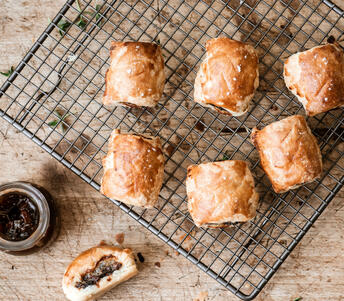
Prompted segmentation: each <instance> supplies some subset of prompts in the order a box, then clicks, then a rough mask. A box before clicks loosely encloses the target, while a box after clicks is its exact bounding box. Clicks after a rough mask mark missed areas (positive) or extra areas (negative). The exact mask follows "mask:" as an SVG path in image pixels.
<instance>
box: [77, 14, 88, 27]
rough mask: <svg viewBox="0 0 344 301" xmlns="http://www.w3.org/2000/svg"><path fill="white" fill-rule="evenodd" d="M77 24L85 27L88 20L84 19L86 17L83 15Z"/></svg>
mask: <svg viewBox="0 0 344 301" xmlns="http://www.w3.org/2000/svg"><path fill="white" fill-rule="evenodd" d="M75 25H76V26H78V27H80V28H81V29H84V28H85V27H86V25H87V22H86V20H84V18H83V17H82V16H80V19H79V21H77V22H75Z"/></svg>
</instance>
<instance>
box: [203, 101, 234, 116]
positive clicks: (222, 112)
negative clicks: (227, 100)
mask: <svg viewBox="0 0 344 301" xmlns="http://www.w3.org/2000/svg"><path fill="white" fill-rule="evenodd" d="M208 105H210V106H211V107H212V108H213V109H214V110H215V111H217V112H219V113H221V114H225V115H230V116H232V114H231V113H230V112H229V111H227V110H226V109H224V108H221V107H219V106H216V105H213V104H211V103H208Z"/></svg>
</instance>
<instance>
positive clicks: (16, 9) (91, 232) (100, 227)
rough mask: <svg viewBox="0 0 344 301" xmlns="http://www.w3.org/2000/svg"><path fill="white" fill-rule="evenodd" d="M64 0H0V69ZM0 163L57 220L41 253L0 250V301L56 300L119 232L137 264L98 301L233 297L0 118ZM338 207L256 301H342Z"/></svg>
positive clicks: (342, 214)
mask: <svg viewBox="0 0 344 301" xmlns="http://www.w3.org/2000/svg"><path fill="white" fill-rule="evenodd" d="M64 2H65V0H37V1H26V0H19V1H15V3H14V2H13V1H6V0H0V70H1V71H4V70H7V69H9V67H10V66H12V65H14V66H15V65H17V64H18V63H19V62H20V60H21V59H22V57H23V56H24V55H25V54H26V52H27V51H28V50H29V48H30V47H31V45H32V43H33V42H34V41H35V40H36V39H37V38H38V36H39V34H40V33H41V32H42V31H43V30H44V29H45V27H46V26H47V23H48V18H53V17H54V16H55V14H56V12H57V11H58V10H59V9H60V7H61V6H62V5H63V3H64ZM340 2H341V0H338V1H337V3H340ZM4 80H5V78H4V77H1V78H0V84H2V83H3V82H4ZM0 166H1V172H0V183H6V182H11V181H17V180H24V181H29V182H32V183H36V184H39V185H42V186H44V187H45V188H46V189H47V190H48V191H50V192H51V194H52V195H53V197H54V198H55V199H56V201H57V202H58V204H59V208H60V212H61V218H62V227H61V232H60V235H59V237H58V239H57V241H56V242H55V243H54V244H53V245H51V246H50V247H48V248H47V249H45V250H43V251H41V252H39V253H36V254H33V255H30V256H24V257H19V256H11V255H7V254H5V253H0V260H1V263H0V300H64V296H63V293H62V289H61V279H62V275H63V272H64V269H65V268H66V266H67V265H68V263H69V262H70V261H71V260H72V259H73V258H74V257H75V256H76V255H78V254H79V253H80V252H81V251H83V250H85V249H87V248H89V247H91V246H94V245H96V244H98V243H99V242H100V241H102V240H105V241H107V242H111V243H116V234H119V233H123V234H124V242H123V246H125V247H130V248H132V249H133V250H134V251H135V252H136V253H137V252H141V253H142V255H143V256H144V258H145V260H144V263H140V266H139V269H140V273H139V275H138V276H137V277H135V278H134V279H132V280H130V281H128V282H126V283H124V284H122V285H120V286H119V287H117V288H115V289H113V290H112V291H111V292H109V293H107V294H106V295H105V296H104V297H103V298H101V299H100V300H126V301H127V300H197V298H199V300H238V299H237V298H236V297H234V296H233V295H232V294H231V293H230V292H228V291H227V290H226V289H224V288H223V287H222V286H221V285H219V284H218V283H217V282H216V281H214V280H213V279H211V278H210V277H209V276H207V275H206V274H205V273H204V272H202V271H200V270H199V269H198V268H197V267H196V266H195V265H193V264H191V263H190V262H189V261H188V260H186V259H185V258H184V257H183V256H181V255H177V254H176V253H175V252H174V251H173V250H172V249H171V248H170V247H168V246H167V245H165V244H164V243H163V242H162V241H160V240H159V239H158V238H156V237H155V236H154V235H152V234H151V233H150V232H149V231H148V230H145V229H144V228H143V227H142V226H140V225H139V224H138V223H137V222H135V221H134V220H133V219H131V218H130V217H129V216H128V215H126V214H124V213H123V212H122V211H121V210H120V209H118V208H117V207H116V206H114V205H113V204H112V203H111V202H110V201H108V200H107V199H106V198H104V197H103V196H102V195H101V194H99V193H98V192H96V191H95V190H94V189H93V188H92V187H91V186H89V185H88V184H86V183H85V182H83V181H82V180H81V179H80V178H79V177H77V176H76V175H75V174H73V173H72V172H71V171H70V170H68V169H67V168H65V167H64V166H62V165H61V164H60V163H58V162H57V161H56V160H55V159H53V158H52V157H51V156H50V155H48V154H47V153H46V152H45V151H43V150H42V149H41V148H40V147H38V146H37V145H36V144H34V143H33V142H32V141H30V140H29V139H27V138H26V137H24V135H22V134H20V133H18V131H17V130H16V129H15V128H13V127H12V126H10V125H9V124H8V123H6V122H5V121H4V120H0ZM343 202H344V191H343V190H341V191H340V192H339V194H338V195H337V197H336V198H335V199H334V200H333V201H332V202H331V204H330V205H329V206H328V208H327V209H326V210H325V212H324V213H323V214H322V215H321V216H320V218H319V219H318V220H317V222H316V223H315V225H314V226H313V227H312V228H311V230H310V231H309V232H308V233H307V234H306V236H305V237H304V239H303V240H302V242H301V243H300V244H299V245H298V246H297V247H296V248H295V250H294V251H293V252H292V254H291V255H290V256H289V258H288V259H287V260H286V261H285V263H284V264H283V265H282V267H281V268H280V269H279V270H278V272H277V273H276V274H275V276H274V277H273V278H272V279H271V281H270V282H269V283H268V284H267V285H266V287H265V288H264V290H263V291H262V292H261V293H260V295H259V296H258V297H257V298H256V300H264V301H269V300H284V301H285V300H294V299H295V298H297V297H303V300H344V239H343V238H344V237H343V235H344V226H343V225H344V203H343Z"/></svg>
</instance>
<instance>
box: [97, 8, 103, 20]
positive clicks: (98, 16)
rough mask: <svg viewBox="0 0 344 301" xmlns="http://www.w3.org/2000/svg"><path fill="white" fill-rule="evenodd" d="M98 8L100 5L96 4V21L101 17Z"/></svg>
mask: <svg viewBox="0 0 344 301" xmlns="http://www.w3.org/2000/svg"><path fill="white" fill-rule="evenodd" d="M100 8H101V5H100V4H97V5H96V11H97V14H96V21H98V20H99V18H101V17H102V15H101V14H100V13H99V11H100Z"/></svg>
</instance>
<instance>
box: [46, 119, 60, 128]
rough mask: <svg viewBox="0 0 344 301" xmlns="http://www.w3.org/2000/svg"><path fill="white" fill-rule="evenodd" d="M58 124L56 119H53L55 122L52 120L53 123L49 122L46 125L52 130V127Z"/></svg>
mask: <svg viewBox="0 0 344 301" xmlns="http://www.w3.org/2000/svg"><path fill="white" fill-rule="evenodd" d="M58 122H59V121H58V120H57V119H55V120H53V121H50V122H49V123H48V125H49V126H50V127H52V128H54V127H55V126H56V125H57V123H58Z"/></svg>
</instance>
